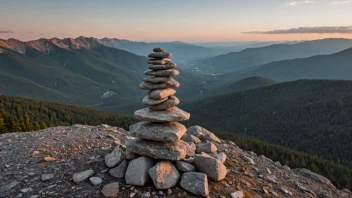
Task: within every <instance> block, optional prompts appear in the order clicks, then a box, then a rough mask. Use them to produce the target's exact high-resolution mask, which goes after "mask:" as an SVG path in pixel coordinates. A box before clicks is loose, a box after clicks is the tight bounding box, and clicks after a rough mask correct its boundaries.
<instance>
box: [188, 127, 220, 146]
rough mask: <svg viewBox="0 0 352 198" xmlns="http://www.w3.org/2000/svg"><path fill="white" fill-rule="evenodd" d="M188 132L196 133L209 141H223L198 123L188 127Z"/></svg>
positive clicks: (200, 137)
mask: <svg viewBox="0 0 352 198" xmlns="http://www.w3.org/2000/svg"><path fill="white" fill-rule="evenodd" d="M187 134H190V135H194V136H196V137H198V138H199V139H201V140H208V141H214V142H217V143H221V140H220V139H219V138H218V137H216V135H214V134H213V133H212V132H210V131H208V130H207V129H205V128H203V127H200V126H198V125H195V126H191V127H189V128H188V129H187Z"/></svg>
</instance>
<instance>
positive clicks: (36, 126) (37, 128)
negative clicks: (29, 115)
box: [34, 122, 40, 131]
mask: <svg viewBox="0 0 352 198" xmlns="http://www.w3.org/2000/svg"><path fill="white" fill-rule="evenodd" d="M34 130H35V131H39V130H40V125H39V124H38V122H36V123H35V124H34Z"/></svg>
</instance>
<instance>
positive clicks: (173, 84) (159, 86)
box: [139, 79, 180, 90]
mask: <svg viewBox="0 0 352 198" xmlns="http://www.w3.org/2000/svg"><path fill="white" fill-rule="evenodd" d="M179 86H180V83H178V82H177V81H176V80H174V79H170V80H169V81H167V82H163V83H146V82H142V83H141V84H140V85H139V88H140V89H145V90H153V89H167V88H177V87H179Z"/></svg>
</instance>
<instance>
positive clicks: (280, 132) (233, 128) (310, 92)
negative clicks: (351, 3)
mask: <svg viewBox="0 0 352 198" xmlns="http://www.w3.org/2000/svg"><path fill="white" fill-rule="evenodd" d="M351 101H352V82H351V81H330V80H299V81H293V82H287V83H279V84H274V85H270V86H266V87H262V88H257V89H251V90H246V91H240V92H234V93H230V94H226V95H220V96H216V97H209V98H205V99H202V100H199V101H195V102H192V103H189V104H186V105H184V106H183V107H182V108H183V109H185V110H187V111H189V112H190V113H191V115H192V120H191V123H192V124H199V125H202V126H205V127H208V128H210V129H216V130H223V131H227V132H231V133H236V134H241V135H244V136H249V137H255V138H258V139H261V140H265V141H268V142H271V143H276V144H280V145H283V146H286V147H289V148H293V149H296V150H299V151H303V152H307V153H311V154H314V155H320V156H325V157H326V158H328V159H331V160H334V161H336V162H341V163H343V164H352V154H351V152H350V151H351V150H352V145H351V141H352V122H351V117H352V103H351Z"/></svg>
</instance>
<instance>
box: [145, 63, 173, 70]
mask: <svg viewBox="0 0 352 198" xmlns="http://www.w3.org/2000/svg"><path fill="white" fill-rule="evenodd" d="M176 67H177V65H176V64H175V63H171V62H170V63H165V64H164V65H149V66H148V68H149V69H151V70H165V69H175V68H176Z"/></svg>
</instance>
